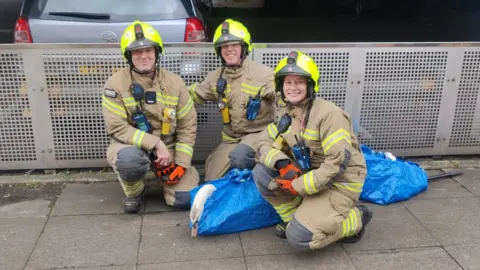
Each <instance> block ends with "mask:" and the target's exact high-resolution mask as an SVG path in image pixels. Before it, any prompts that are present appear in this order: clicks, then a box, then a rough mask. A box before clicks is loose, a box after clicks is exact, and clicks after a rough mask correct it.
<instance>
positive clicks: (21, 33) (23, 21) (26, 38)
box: [14, 17, 33, 43]
mask: <svg viewBox="0 0 480 270" xmlns="http://www.w3.org/2000/svg"><path fill="white" fill-rule="evenodd" d="M14 35H15V43H32V42H33V41H32V33H31V32H30V26H29V25H28V19H27V18H24V17H19V18H18V20H17V23H16V24H15V32H14Z"/></svg>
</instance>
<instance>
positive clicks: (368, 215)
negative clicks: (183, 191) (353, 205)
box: [341, 205, 373, 243]
mask: <svg viewBox="0 0 480 270" xmlns="http://www.w3.org/2000/svg"><path fill="white" fill-rule="evenodd" d="M357 208H358V210H360V213H361V215H362V229H361V230H360V231H359V232H358V233H357V234H356V235H354V236H350V237H345V238H343V239H342V240H341V242H342V243H356V242H358V241H360V239H362V236H363V234H364V233H365V227H366V226H367V224H368V223H369V222H370V220H371V219H372V216H373V213H372V211H370V210H369V209H368V208H367V207H366V206H364V205H357Z"/></svg>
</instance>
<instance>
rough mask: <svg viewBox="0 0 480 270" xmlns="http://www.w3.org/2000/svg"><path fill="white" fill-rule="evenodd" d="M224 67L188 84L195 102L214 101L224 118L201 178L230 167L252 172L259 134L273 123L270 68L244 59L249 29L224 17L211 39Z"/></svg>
mask: <svg viewBox="0 0 480 270" xmlns="http://www.w3.org/2000/svg"><path fill="white" fill-rule="evenodd" d="M213 46H214V49H215V53H216V55H217V56H219V57H220V59H221V63H222V66H221V67H219V68H218V69H216V70H215V71H212V72H210V73H209V74H208V75H207V77H206V78H205V79H204V80H203V81H202V82H200V83H196V84H192V85H191V86H190V95H191V96H192V98H193V100H194V102H195V103H196V104H199V105H201V104H204V103H205V102H206V101H210V102H215V103H216V104H217V105H218V107H219V113H220V114H221V116H222V119H223V123H224V126H223V130H222V141H221V143H220V145H218V146H217V147H216V149H214V151H213V152H212V153H211V154H210V155H209V156H208V157H207V159H206V162H205V180H206V181H209V180H214V179H218V178H220V177H222V176H223V175H224V174H225V173H226V172H227V171H228V170H229V169H231V168H240V169H253V167H254V166H255V163H256V159H255V154H256V151H257V141H258V134H259V133H260V132H261V131H262V130H263V129H264V128H265V127H266V126H267V125H268V124H270V123H271V122H272V121H273V120H274V114H275V108H276V107H275V104H276V102H275V90H274V86H273V74H274V72H273V69H272V68H270V67H268V66H265V65H263V64H258V63H255V62H253V61H251V60H249V59H247V56H248V54H249V53H250V52H251V49H252V41H251V37H250V33H249V32H248V30H247V28H246V27H245V26H244V25H243V24H242V23H240V22H238V21H235V20H232V19H227V20H225V21H224V22H223V23H222V24H220V25H219V26H218V27H217V29H216V31H215V34H214V37H213Z"/></svg>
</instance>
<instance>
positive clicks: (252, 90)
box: [242, 83, 262, 96]
mask: <svg viewBox="0 0 480 270" xmlns="http://www.w3.org/2000/svg"><path fill="white" fill-rule="evenodd" d="M260 88H261V87H256V86H253V85H248V84H245V83H242V91H243V92H245V93H247V94H249V95H252V96H256V95H257V94H258V91H259V90H260ZM260 94H262V93H260Z"/></svg>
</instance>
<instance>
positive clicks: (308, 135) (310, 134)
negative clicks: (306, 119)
mask: <svg viewBox="0 0 480 270" xmlns="http://www.w3.org/2000/svg"><path fill="white" fill-rule="evenodd" d="M303 137H304V138H305V139H308V140H311V141H314V140H318V139H320V132H319V131H318V130H313V129H309V128H306V129H305V131H304V133H303Z"/></svg>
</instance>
